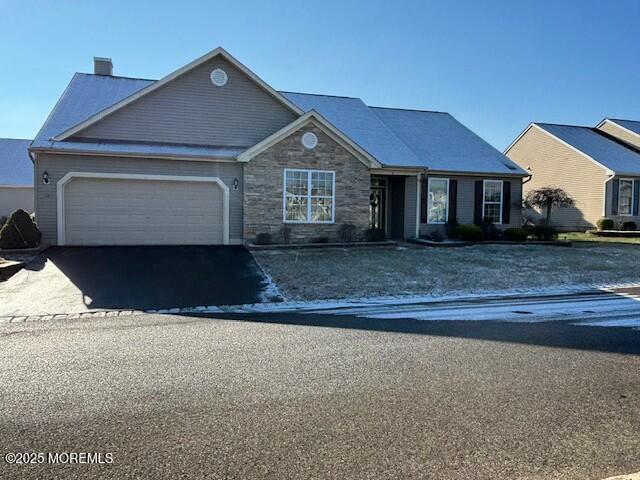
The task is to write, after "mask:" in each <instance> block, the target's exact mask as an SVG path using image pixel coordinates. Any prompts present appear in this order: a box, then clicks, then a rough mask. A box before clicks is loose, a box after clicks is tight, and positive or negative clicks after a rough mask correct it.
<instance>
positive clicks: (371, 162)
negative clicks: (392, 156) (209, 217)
mask: <svg viewBox="0 0 640 480" xmlns="http://www.w3.org/2000/svg"><path fill="white" fill-rule="evenodd" d="M311 122H313V123H314V125H316V126H317V127H318V128H320V130H322V131H323V132H324V133H326V134H327V135H328V136H329V137H330V138H331V139H333V140H334V141H336V142H337V143H339V144H340V145H341V146H342V147H344V148H345V149H346V150H347V151H348V152H349V153H351V154H352V155H353V156H355V157H356V158H357V159H358V160H360V161H361V162H362V163H363V164H364V165H365V166H366V167H368V168H375V167H377V168H380V167H381V166H382V164H381V163H380V162H378V160H376V159H375V158H374V157H373V156H372V155H370V154H369V153H368V152H367V151H366V150H364V149H363V148H362V147H360V146H359V145H358V144H357V143H355V142H354V141H353V140H351V139H350V138H349V137H347V136H346V135H345V134H344V133H342V132H341V131H340V130H338V129H337V128H336V127H334V126H333V125H332V124H331V123H330V122H329V121H328V120H327V119H325V118H324V117H323V116H322V115H320V114H319V113H318V112H316V111H315V110H309V111H308V112H307V113H305V114H304V115H302V116H301V117H299V118H297V119H296V120H294V121H293V122H291V123H290V124H289V125H285V126H284V127H283V128H281V129H280V130H278V131H277V132H276V133H274V134H273V135H271V136H269V137H267V138H265V139H264V140H262V141H261V142H259V143H256V144H255V145H254V146H253V147H251V148H249V149H247V150H245V151H244V152H242V153H241V154H240V155H238V161H239V162H248V161H249V160H251V159H252V158H254V157H255V156H256V155H259V154H260V153H262V152H264V151H265V150H267V149H268V148H269V147H271V146H273V145H275V144H276V143H278V142H280V141H281V140H283V139H284V138H286V137H288V136H289V135H291V134H292V133H293V132H295V131H297V130H299V129H300V128H302V127H304V126H305V125H307V124H308V123H311Z"/></svg>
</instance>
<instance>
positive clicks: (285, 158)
mask: <svg viewBox="0 0 640 480" xmlns="http://www.w3.org/2000/svg"><path fill="white" fill-rule="evenodd" d="M306 132H313V133H315V134H316V136H317V137H318V144H317V145H316V147H315V148H314V149H312V150H307V149H306V148H304V146H303V145H302V135H303V134H304V133H306ZM285 168H302V169H310V170H333V171H334V172H335V213H334V217H335V218H334V223H332V224H312V223H305V224H292V223H287V224H285V223H284V222H283V208H284V207H283V190H284V170H285ZM370 191H371V175H370V173H369V169H368V168H367V167H366V166H365V165H364V164H363V163H362V162H360V161H359V160H358V159H357V158H355V157H354V156H353V155H351V154H350V153H349V152H348V151H347V150H346V149H344V148H343V147H342V146H341V145H340V144H338V143H336V142H335V141H334V140H333V139H332V138H330V137H329V136H328V135H326V134H325V133H324V132H323V131H322V130H320V129H319V128H318V127H317V126H315V125H314V124H313V123H310V124H307V125H306V126H304V127H302V128H301V129H300V130H298V131H296V132H294V133H292V134H291V135H289V136H288V137H286V138H284V139H283V140H281V141H280V142H278V143H277V144H275V145H273V146H271V147H270V148H269V149H268V150H265V151H264V152H262V153H261V154H259V155H257V156H256V157H254V158H253V159H252V160H250V161H249V162H248V163H247V164H246V165H245V167H244V241H245V242H254V241H255V237H256V234H258V233H270V234H271V235H272V237H273V240H274V242H282V241H283V236H282V227H283V226H285V225H286V226H287V227H289V228H290V229H291V230H290V231H291V233H290V235H291V237H290V238H291V243H305V242H310V241H312V240H313V239H315V238H318V237H323V236H326V237H329V241H339V240H340V238H339V228H340V225H342V224H353V225H354V226H355V227H356V234H357V236H358V238H359V239H361V238H362V236H363V233H364V231H365V230H366V229H367V228H368V227H369V194H370Z"/></svg>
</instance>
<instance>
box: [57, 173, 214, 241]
mask: <svg viewBox="0 0 640 480" xmlns="http://www.w3.org/2000/svg"><path fill="white" fill-rule="evenodd" d="M223 195H224V193H223V191H222V188H221V187H220V186H219V185H218V184H216V183H213V182H189V181H172V180H138V179H135V180H134V179H108V178H74V179H72V180H71V181H70V182H69V183H68V184H67V185H66V186H65V194H64V201H65V209H64V211H65V236H66V243H67V244H68V245H213V244H222V243H224V229H223V222H224V212H223V207H224V197H223Z"/></svg>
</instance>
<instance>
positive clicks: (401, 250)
mask: <svg viewBox="0 0 640 480" xmlns="http://www.w3.org/2000/svg"><path fill="white" fill-rule="evenodd" d="M254 256H255V257H256V259H257V260H258V262H259V263H260V264H261V265H262V267H263V268H264V269H265V270H266V272H267V273H268V274H269V275H270V276H271V278H272V279H273V280H274V282H275V283H276V284H277V285H278V288H279V289H280V292H281V293H283V294H284V296H285V297H286V298H287V299H288V300H320V299H326V298H358V297H374V296H390V295H416V294H420V295H435V296H440V295H451V294H474V293H487V292H500V291H512V290H522V291H535V290H536V289H539V290H540V289H545V288H550V287H559V288H561V287H577V286H584V287H592V286H595V285H610V284H619V283H627V282H640V269H637V268H627V267H628V266H629V265H638V264H640V249H639V248H637V246H634V245H625V244H602V243H596V242H593V243H587V242H577V243H575V244H574V246H573V247H572V248H548V247H547V246H544V245H529V244H521V245H475V246H468V247H465V248H422V247H420V246H417V245H415V246H414V245H412V244H404V245H397V246H395V247H389V248H383V249H380V248H357V249H348V248H325V249H312V250H265V251H254Z"/></svg>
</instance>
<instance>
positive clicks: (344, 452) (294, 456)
mask: <svg viewBox="0 0 640 480" xmlns="http://www.w3.org/2000/svg"><path fill="white" fill-rule="evenodd" d="M237 319H238V320H242V321H235V320H233V319H231V318H227V319H220V318H199V317H195V316H174V315H148V314H143V315H137V316H131V317H115V318H103V319H91V320H79V321H62V322H56V321H53V322H51V321H49V322H47V321H44V322H22V323H9V324H7V323H5V324H0V438H1V439H2V451H1V452H0V477H2V478H3V479H13V478H16V479H18V478H19V479H24V478H47V479H67V478H84V479H93V478H95V479H97V478H118V479H128V478H158V479H160V478H170V479H176V478H198V479H205V478H207V479H274V480H275V479H277V480H286V479H365V478H368V479H395V478H399V479H421V478H425V479H454V478H455V479H467V478H468V479H474V480H485V479H487V480H499V479H527V480H542V479H554V480H585V479H593V480H598V479H602V478H606V477H610V476H613V475H617V474H623V473H630V472H637V471H638V470H640V422H639V421H638V419H639V418H640V385H639V384H638V372H639V371H640V356H638V353H639V352H640V350H639V349H640V331H635V330H629V329H615V328H599V327H575V326H571V325H568V324H566V323H564V322H552V323H545V324H512V323H494V322H451V321H448V322H411V321H400V320H393V321H390V320H367V319H358V318H345V317H339V318H332V317H331V316H327V315H303V316H295V315H282V314H278V315H270V316H266V315H265V316H262V317H261V319H260V320H261V321H255V320H256V319H255V318H250V317H246V316H238V317H237ZM247 320H249V321H247ZM252 320H254V321H252ZM633 345H635V347H633ZM10 452H53V453H56V452H98V453H103V454H105V453H111V454H112V455H113V463H112V464H110V465H51V464H39V465H38V464H35V465H7V464H6V463H4V458H3V455H4V454H6V453H10Z"/></svg>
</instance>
